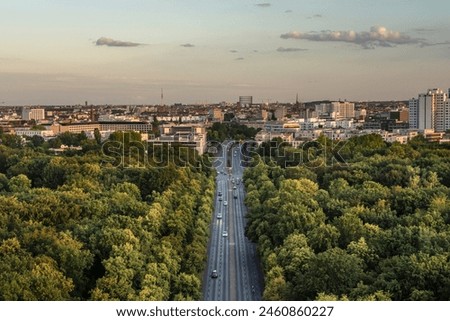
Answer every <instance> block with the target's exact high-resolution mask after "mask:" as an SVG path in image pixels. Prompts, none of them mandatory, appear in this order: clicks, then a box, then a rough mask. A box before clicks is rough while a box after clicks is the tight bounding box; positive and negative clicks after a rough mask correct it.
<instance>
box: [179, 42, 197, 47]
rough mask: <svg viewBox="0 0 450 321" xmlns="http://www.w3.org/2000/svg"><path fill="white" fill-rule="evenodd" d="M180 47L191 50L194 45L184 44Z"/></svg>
mask: <svg viewBox="0 0 450 321" xmlns="http://www.w3.org/2000/svg"><path fill="white" fill-rule="evenodd" d="M181 47H185V48H193V47H195V45H193V44H191V43H184V44H182V45H181Z"/></svg>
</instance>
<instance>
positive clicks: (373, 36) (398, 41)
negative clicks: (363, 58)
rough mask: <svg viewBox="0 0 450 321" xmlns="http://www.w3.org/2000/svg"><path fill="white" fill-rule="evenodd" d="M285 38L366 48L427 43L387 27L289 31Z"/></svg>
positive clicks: (283, 35) (283, 36) (284, 35)
mask: <svg viewBox="0 0 450 321" xmlns="http://www.w3.org/2000/svg"><path fill="white" fill-rule="evenodd" d="M280 37H281V38H283V39H305V40H310V41H324V42H331V41H334V42H336V41H340V42H347V43H353V44H357V45H360V46H361V47H363V48H364V49H374V48H376V47H394V46H396V45H411V44H419V45H421V46H422V45H426V44H427V42H426V41H425V40H424V39H420V38H412V37H410V36H408V35H406V34H404V33H400V32H398V31H392V30H388V29H387V28H385V27H371V28H370V31H361V32H356V31H353V30H349V31H331V30H323V31H320V32H308V33H302V32H297V31H293V32H289V33H285V34H282V35H281V36H280Z"/></svg>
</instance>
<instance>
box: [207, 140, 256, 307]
mask: <svg viewBox="0 0 450 321" xmlns="http://www.w3.org/2000/svg"><path fill="white" fill-rule="evenodd" d="M228 157H230V159H229V160H231V161H229V162H227V158H228ZM241 159H242V155H241V152H240V149H239V146H238V145H236V144H235V145H234V146H233V145H232V144H231V143H229V144H228V145H224V146H223V148H222V157H219V158H217V160H216V170H217V172H218V174H217V181H216V186H217V189H216V196H215V210H214V214H213V215H214V217H213V219H212V224H211V238H210V241H209V247H208V264H207V269H206V271H205V275H204V282H203V298H204V300H206V301H228V300H231V301H236V300H237V301H257V300H261V293H262V274H261V270H260V265H259V260H258V257H257V253H256V246H255V244H253V243H251V242H250V241H249V240H248V239H247V238H246V237H245V234H244V231H245V224H246V219H245V215H246V213H247V210H246V208H245V205H244V197H245V191H244V184H243V182H242V176H243V173H244V168H243V167H242V166H241ZM227 165H231V167H228V166H227ZM213 271H216V272H217V278H213V277H212V273H213Z"/></svg>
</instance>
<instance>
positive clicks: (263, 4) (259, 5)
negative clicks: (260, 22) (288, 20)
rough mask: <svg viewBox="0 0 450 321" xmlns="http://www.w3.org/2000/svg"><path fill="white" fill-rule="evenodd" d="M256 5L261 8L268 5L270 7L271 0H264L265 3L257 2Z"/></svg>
mask: <svg viewBox="0 0 450 321" xmlns="http://www.w3.org/2000/svg"><path fill="white" fill-rule="evenodd" d="M255 6H258V7H261V8H267V7H270V6H271V4H270V3H269V2H264V3H257V4H255Z"/></svg>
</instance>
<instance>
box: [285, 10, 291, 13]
mask: <svg viewBox="0 0 450 321" xmlns="http://www.w3.org/2000/svg"><path fill="white" fill-rule="evenodd" d="M284 13H292V10H286V11H285V12H284Z"/></svg>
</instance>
